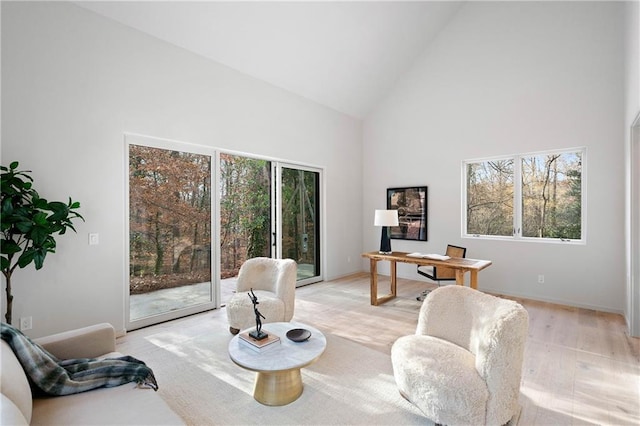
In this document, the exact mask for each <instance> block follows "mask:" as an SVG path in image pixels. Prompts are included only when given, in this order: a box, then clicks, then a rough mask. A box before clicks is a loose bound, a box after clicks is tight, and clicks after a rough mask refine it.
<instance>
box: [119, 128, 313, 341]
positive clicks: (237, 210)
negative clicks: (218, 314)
mask: <svg viewBox="0 0 640 426" xmlns="http://www.w3.org/2000/svg"><path fill="white" fill-rule="evenodd" d="M126 139H127V144H126V147H127V153H128V155H127V168H128V180H127V183H128V194H129V198H128V213H129V214H128V218H127V219H128V236H129V244H128V253H127V256H128V271H127V272H128V274H127V275H128V298H127V300H128V309H127V315H128V316H127V329H129V330H132V329H135V328H140V327H144V326H147V325H151V324H154V323H158V322H161V321H166V320H170V319H174V318H178V317H181V316H185V315H189V314H192V313H197V312H202V311H205V310H208V309H213V308H215V307H217V306H221V305H224V304H225V303H226V302H227V301H228V300H229V298H230V297H231V295H232V294H233V292H234V291H235V288H236V286H235V280H236V277H237V275H238V271H239V270H240V267H241V266H242V264H243V263H244V262H245V261H246V260H247V259H249V258H253V257H273V258H290V259H293V260H295V261H296V262H297V264H298V277H297V279H298V285H303V284H309V283H312V282H317V281H321V280H322V274H321V255H320V253H321V238H320V235H321V234H320V212H321V208H320V206H321V197H320V195H321V182H322V175H321V170H320V169H313V168H309V167H302V166H298V165H295V164H285V163H281V162H278V161H274V160H267V159H261V158H255V157H249V156H244V155H237V154H230V153H223V152H216V151H214V150H212V149H209V148H206V147H198V146H194V145H189V144H182V143H178V142H170V141H164V140H158V139H153V138H148V137H142V136H134V135H131V136H129V135H128V136H127V138H126Z"/></svg>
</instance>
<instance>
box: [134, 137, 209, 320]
mask: <svg viewBox="0 0 640 426" xmlns="http://www.w3.org/2000/svg"><path fill="white" fill-rule="evenodd" d="M211 159H212V157H211V156H209V155H203V154H196V153H192V152H187V151H181V150H174V149H166V148H159V147H152V146H144V145H135V144H129V319H128V328H129V329H132V328H138V327H142V326H146V325H149V324H153V323H156V322H160V321H165V320H167V319H173V318H177V317H179V316H184V315H188V314H191V313H194V312H199V311H203V310H206V309H211V307H213V291H212V284H211V282H212V281H211V235H212V232H211V224H212V220H211V170H212V169H211Z"/></svg>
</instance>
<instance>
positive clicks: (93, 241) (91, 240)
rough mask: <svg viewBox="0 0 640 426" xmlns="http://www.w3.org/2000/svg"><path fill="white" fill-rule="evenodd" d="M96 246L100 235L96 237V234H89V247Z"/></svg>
mask: <svg viewBox="0 0 640 426" xmlns="http://www.w3.org/2000/svg"><path fill="white" fill-rule="evenodd" d="M98 244H100V235H98V234H97V233H91V234H89V245H90V246H96V245H98Z"/></svg>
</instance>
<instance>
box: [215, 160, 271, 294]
mask: <svg viewBox="0 0 640 426" xmlns="http://www.w3.org/2000/svg"><path fill="white" fill-rule="evenodd" d="M271 185H272V180H271V162H269V161H267V160H261V159H255V158H249V157H243V156H239V155H231V154H225V153H220V289H221V303H222V304H225V303H226V302H227V301H228V300H229V298H230V297H231V296H232V294H233V291H235V288H236V286H235V278H236V277H237V276H238V271H239V270H240V266H241V265H242V264H243V263H244V261H245V260H247V259H250V258H253V257H261V256H263V257H271V255H272V252H271V246H272V240H271V223H272V220H271V218H272V214H271Z"/></svg>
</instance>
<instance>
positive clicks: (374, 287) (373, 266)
mask: <svg viewBox="0 0 640 426" xmlns="http://www.w3.org/2000/svg"><path fill="white" fill-rule="evenodd" d="M369 265H370V266H369V270H370V271H371V305H373V306H376V305H377V304H378V261H377V260H375V259H369Z"/></svg>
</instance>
